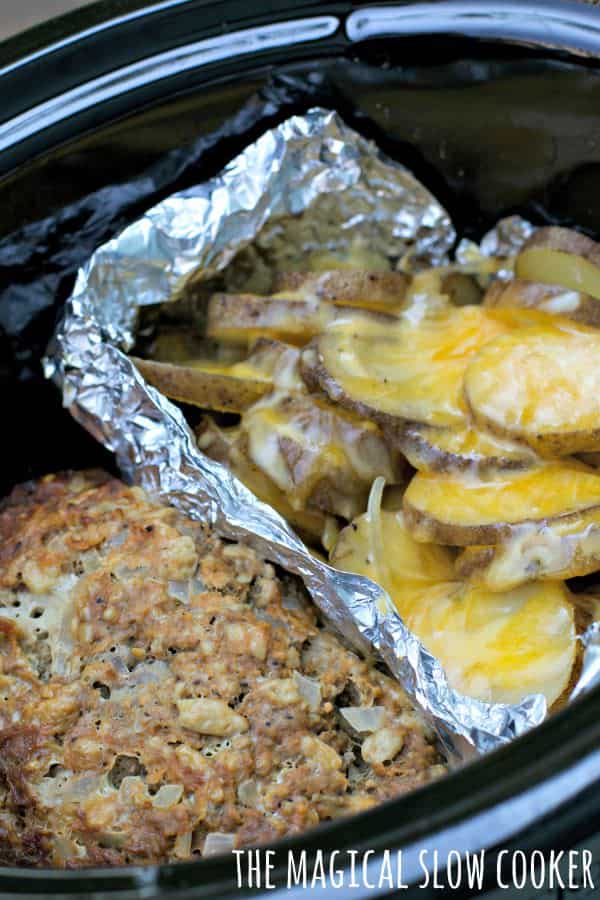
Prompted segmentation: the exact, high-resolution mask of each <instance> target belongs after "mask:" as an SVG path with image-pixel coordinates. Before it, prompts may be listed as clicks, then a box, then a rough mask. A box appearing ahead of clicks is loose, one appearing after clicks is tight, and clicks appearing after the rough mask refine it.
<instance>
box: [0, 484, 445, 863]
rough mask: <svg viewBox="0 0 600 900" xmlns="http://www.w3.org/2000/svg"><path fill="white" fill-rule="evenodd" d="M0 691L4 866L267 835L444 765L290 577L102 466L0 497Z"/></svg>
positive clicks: (136, 859)
mask: <svg viewBox="0 0 600 900" xmlns="http://www.w3.org/2000/svg"><path fill="white" fill-rule="evenodd" d="M307 679H308V680H307ZM0 697H1V703H0V862H2V863H3V864H5V865H6V864H19V865H32V866H45V865H57V866H68V867H78V866H89V865H116V864H123V863H146V862H159V861H167V860H178V859H185V858H188V857H190V856H193V855H196V856H198V855H201V854H202V852H203V850H204V845H205V840H206V836H207V835H209V834H213V833H215V832H217V833H224V834H227V835H233V836H234V837H235V843H236V845H237V846H242V845H246V844H255V843H259V842H272V841H274V840H276V839H277V838H279V837H281V836H283V835H286V834H290V833H295V832H299V831H302V830H304V829H306V828H309V827H311V826H314V825H317V824H318V823H319V822H321V821H323V820H325V819H331V818H334V817H337V816H341V815H346V814H349V813H352V812H356V811H357V810H362V809H365V808H366V807H369V806H372V805H373V804H375V803H379V802H381V801H383V800H385V799H386V798H389V797H393V796H396V795H398V794H401V793H403V792H405V791H408V790H410V789H412V788H415V787H416V786H417V785H420V784H422V783H424V782H426V781H429V780H430V779H431V778H433V777H435V776H437V775H439V774H440V773H441V772H443V771H444V769H443V766H442V765H441V764H440V758H439V755H438V751H437V750H436V747H435V745H434V743H433V739H432V736H431V735H430V734H429V733H428V732H427V729H426V728H425V726H424V725H423V724H422V723H421V721H420V719H419V718H418V717H417V715H416V714H415V713H414V712H413V711H412V709H411V706H410V704H409V702H408V700H407V698H406V696H405V694H404V693H403V691H402V690H401V689H400V687H399V686H398V685H397V684H396V683H395V682H394V681H392V680H391V679H390V678H389V677H387V676H386V675H384V674H382V673H381V672H379V671H378V670H377V669H375V668H372V667H369V666H368V665H367V664H366V663H365V662H363V661H361V660H360V659H359V658H358V657H357V656H356V655H355V654H354V653H352V652H350V651H349V650H347V649H345V648H344V647H343V646H342V645H341V644H340V642H339V640H338V639H337V638H336V637H335V636H334V635H333V634H332V633H331V632H329V631H327V630H326V629H324V628H323V627H321V626H320V625H319V623H318V620H317V617H316V614H315V610H314V608H313V607H312V606H311V605H310V603H309V602H308V601H307V600H306V596H305V594H304V592H303V588H301V586H300V585H299V584H298V582H296V581H295V580H294V579H292V578H290V577H288V576H282V577H278V576H277V575H276V573H275V571H274V568H273V566H271V565H269V564H268V563H265V562H264V561H263V560H261V559H258V558H257V556H256V554H255V553H254V551H253V550H251V549H249V548H248V547H246V546H244V545H242V544H231V543H229V544H228V543H226V542H224V541H222V540H220V539H219V538H217V537H216V536H215V535H214V534H213V533H212V532H211V531H210V530H208V529H207V528H205V527H203V526H202V525H200V524H198V523H195V522H192V521H191V520H189V519H187V518H185V517H184V516H182V515H181V514H179V513H178V512H177V511H176V510H174V509H172V508H168V507H164V506H159V505H157V504H156V503H154V502H151V501H150V500H149V499H148V497H147V496H146V495H145V494H144V493H143V492H142V491H140V490H139V489H135V488H128V487H126V486H125V485H124V484H122V483H121V482H120V481H117V480H114V479H111V478H109V477H108V476H106V475H104V474H102V473H96V472H94V473H78V474H69V475H56V476H48V477H47V478H45V479H43V480H42V481H40V482H37V483H32V484H28V485H25V486H23V487H19V488H17V489H16V490H15V491H14V492H13V494H12V495H11V497H10V498H9V499H8V500H7V501H5V502H4V503H3V505H2V507H1V508H0ZM348 706H375V707H381V709H380V710H379V711H376V716H375V718H376V719H377V718H378V719H379V721H378V722H377V730H376V731H375V732H374V733H371V734H369V735H368V736H366V737H365V736H364V735H363V738H362V740H361V738H360V737H358V736H357V733H356V732H352V729H351V728H349V727H348V725H347V724H346V722H345V719H344V716H343V715H342V714H340V708H345V707H348ZM361 727H362V726H361ZM214 840H215V839H214V838H211V840H210V841H209V842H208V843H209V846H210V845H211V841H212V842H213V843H214ZM207 849H208V848H207Z"/></svg>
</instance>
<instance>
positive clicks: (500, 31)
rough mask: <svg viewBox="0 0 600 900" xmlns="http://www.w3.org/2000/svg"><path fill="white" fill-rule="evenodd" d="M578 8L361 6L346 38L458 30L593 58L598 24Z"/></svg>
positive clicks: (476, 2) (513, 1)
mask: <svg viewBox="0 0 600 900" xmlns="http://www.w3.org/2000/svg"><path fill="white" fill-rule="evenodd" d="M580 6H581V8H580V9H578V5H577V4H573V3H568V2H562V0H546V2H545V3H544V4H543V11H542V10H541V9H540V8H524V6H523V4H522V3H521V2H520V0H502V2H500V3H495V4H493V5H488V4H486V3H481V2H480V0H451V2H448V3H445V4H444V5H443V7H442V8H440V9H436V10H435V11H434V10H432V6H431V3H409V4H392V5H386V6H365V7H363V8H362V9H356V10H354V11H353V12H352V13H350V15H349V16H348V18H347V19H346V34H347V36H348V39H349V40H351V41H364V40H368V39H373V38H378V37H382V36H388V35H395V34H402V35H407V34H423V33H424V31H427V32H429V33H430V34H445V33H449V32H457V31H458V32H460V33H462V34H465V35H472V36H474V37H477V38H493V39H506V38H509V39H510V40H513V41H517V40H519V41H521V42H522V43H531V44H535V45H536V46H544V47H558V48H561V49H568V50H569V51H570V52H571V53H573V54H580V55H582V56H587V55H593V56H595V55H597V52H598V47H597V41H598V35H599V33H600V21H598V22H596V23H594V22H593V21H592V20H591V18H590V14H589V11H588V10H586V9H585V4H580ZM432 12H433V13H434V14H433V15H432ZM425 23H426V26H425V27H424V25H425Z"/></svg>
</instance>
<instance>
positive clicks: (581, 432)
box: [464, 317, 600, 456]
mask: <svg viewBox="0 0 600 900" xmlns="http://www.w3.org/2000/svg"><path fill="white" fill-rule="evenodd" d="M548 318H549V319H550V317H548ZM556 322H558V320H556ZM599 358H600V333H599V332H598V331H597V330H596V329H592V328H585V327H584V326H583V325H574V324H570V323H563V324H560V322H558V324H556V323H555V322H554V321H552V320H550V321H548V322H547V323H546V324H545V325H543V326H539V327H535V328H529V329H527V330H525V331H523V332H522V333H518V332H515V333H514V334H506V335H503V336H501V337H499V338H497V339H496V340H494V341H491V342H490V343H488V344H487V345H486V346H485V347H483V348H482V349H481V350H480V351H479V352H478V353H477V355H476V356H474V357H473V359H472V360H471V361H470V363H469V365H468V367H467V370H466V372H465V377H464V388H465V397H466V399H467V403H468V405H469V408H470V410H471V413H472V415H473V418H474V419H475V421H476V422H477V423H478V424H479V425H481V426H482V427H484V428H489V429H490V430H492V431H494V432H495V433H496V434H500V435H506V436H507V437H511V438H514V439H515V440H520V441H524V442H526V443H527V444H529V445H530V446H531V447H532V448H533V449H534V450H535V451H536V452H538V453H540V454H542V455H545V456H563V455H566V454H571V453H581V452H586V451H596V450H600V366H598V359H599Z"/></svg>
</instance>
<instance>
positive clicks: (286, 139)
mask: <svg viewBox="0 0 600 900" xmlns="http://www.w3.org/2000/svg"><path fill="white" fill-rule="evenodd" d="M455 237H456V236H455V232H454V229H453V226H452V223H451V221H450V218H449V216H448V214H447V213H446V211H445V210H444V209H443V208H442V207H441V206H440V205H439V203H438V202H437V201H436V200H435V198H434V197H433V196H432V195H431V194H430V193H429V192H428V191H427V190H426V188H425V187H424V186H423V185H421V184H420V183H419V182H418V181H417V180H416V179H415V178H414V177H413V176H412V174H411V173H410V172H408V170H406V169H405V168H404V167H403V166H401V165H399V164H398V163H396V162H393V161H391V160H389V159H387V158H386V157H384V156H383V155H382V154H381V153H380V152H379V151H378V150H377V148H376V147H375V146H374V145H373V144H372V143H371V142H369V141H366V140H365V139H364V138H362V137H361V136H359V135H358V134H356V133H355V132H354V131H352V130H351V129H350V128H348V127H347V126H346V125H345V124H344V123H343V122H342V121H341V120H340V118H339V117H338V116H337V114H336V113H333V112H330V111H326V110H321V109H314V110H311V111H309V112H308V113H307V114H306V115H304V116H295V117H293V118H291V119H288V120H287V121H285V122H284V123H282V124H281V125H280V126H279V127H277V128H275V129H273V130H271V131H268V132H266V133H265V134H264V135H263V136H262V137H261V138H259V140H257V141H256V142H255V143H254V144H252V145H251V146H249V147H247V148H246V150H244V151H243V152H242V153H241V154H240V155H239V156H238V157H236V158H235V159H234V160H233V161H232V162H231V163H230V164H229V165H228V166H226V167H225V169H224V170H223V171H222V172H221V174H220V175H218V176H217V177H216V178H214V179H213V180H211V181H210V182H207V183H206V184H204V185H200V186H198V187H197V188H194V189H192V190H188V191H186V192H183V193H180V194H177V195H174V196H172V197H170V198H168V199H167V200H165V201H163V202H162V203H160V204H158V205H157V206H155V207H153V208H152V209H151V210H149V211H148V212H147V213H146V214H145V215H144V216H143V217H142V218H141V219H140V220H139V221H137V222H135V223H133V224H132V225H131V226H129V227H128V228H127V229H125V231H123V232H122V233H121V234H120V235H118V236H117V237H116V238H114V239H113V240H111V241H110V242H108V243H107V244H105V245H104V246H102V247H100V248H99V249H98V250H97V251H96V253H95V254H94V255H93V256H92V258H91V259H90V260H89V262H88V263H87V265H86V266H85V267H83V268H82V269H81V270H80V272H79V274H78V277H77V281H76V285H75V289H74V292H73V294H72V296H71V298H70V299H69V301H68V302H67V304H66V308H65V315H64V318H63V321H62V323H61V325H60V326H59V328H58V330H57V333H56V335H55V337H54V339H53V342H52V344H51V346H50V348H49V351H48V356H47V358H46V360H45V369H46V374H47V376H48V377H52V378H54V379H55V381H56V382H57V383H58V384H59V386H60V387H61V388H62V391H63V402H64V405H65V406H66V407H68V408H69V409H70V410H71V412H72V414H73V416H74V417H75V418H76V419H77V420H78V421H79V422H80V423H81V424H82V425H83V426H84V427H85V428H87V429H88V430H89V431H90V432H91V433H92V434H93V435H94V436H95V437H96V438H97V439H98V440H99V441H100V442H101V443H103V444H104V445H105V446H106V447H107V448H109V449H110V450H112V451H113V452H114V453H115V454H116V458H117V462H118V465H119V467H120V469H121V471H122V473H123V476H124V477H125V478H126V479H127V480H128V481H129V482H132V483H135V484H138V485H140V486H141V487H142V488H144V489H145V490H147V491H148V492H149V493H150V494H151V495H153V496H154V497H156V498H158V499H160V500H162V501H164V502H167V503H170V504H172V505H174V506H176V507H177V508H178V509H180V510H181V511H182V512H184V513H186V514H188V515H189V516H191V517H192V518H195V519H200V520H203V521H206V522H208V523H210V524H211V525H212V526H214V528H215V529H216V530H217V531H218V532H219V533H220V534H222V535H223V536H224V537H226V538H229V539H233V540H243V541H245V542H247V543H249V544H251V545H252V546H253V547H254V548H255V549H256V550H257V551H258V553H260V554H261V555H262V556H264V557H265V558H267V559H269V560H271V561H273V562H275V563H277V564H279V565H281V566H283V567H284V568H285V569H287V570H288V571H290V572H293V573H295V574H297V575H298V576H300V577H301V578H302V580H303V581H304V583H305V585H306V587H307V589H308V590H309V592H310V594H311V595H312V598H313V600H314V602H315V603H316V605H317V606H318V607H319V608H320V610H321V611H322V613H323V614H324V615H325V616H326V618H327V619H328V620H329V621H330V622H331V624H332V625H333V626H334V627H336V628H337V629H338V630H339V631H340V632H341V633H342V634H343V635H344V636H345V637H346V639H347V640H349V641H350V642H351V643H352V644H353V645H354V646H355V647H357V648H358V649H359V650H361V651H362V652H364V653H373V652H375V653H378V654H379V655H380V656H381V657H382V658H383V659H384V660H385V662H386V663H387V665H388V666H389V668H390V669H391V671H392V673H393V674H394V675H395V676H396V678H398V680H399V681H400V682H401V684H402V686H403V687H404V689H405V690H406V691H407V693H408V694H409V695H410V696H411V698H412V699H413V700H414V702H415V704H416V705H417V706H418V707H419V708H420V709H421V710H422V711H423V713H424V715H425V716H426V718H427V719H428V720H429V721H430V722H431V723H432V725H433V726H434V727H435V729H436V730H437V732H438V734H439V735H440V738H441V740H442V742H443V744H444V746H445V748H446V751H447V753H448V756H449V758H450V759H451V760H452V761H455V762H460V761H463V760H466V759H468V758H469V757H470V756H472V755H474V754H478V753H485V752H487V751H489V750H492V749H494V748H495V747H497V746H499V745H501V744H504V743H506V742H508V741H510V740H511V739H513V738H514V737H516V736H518V735H519V734H522V733H523V732H525V731H527V730H528V729H529V728H531V727H532V726H534V725H536V724H538V723H540V722H541V721H542V720H543V718H544V717H545V714H546V703H545V699H544V697H543V696H541V695H534V696H531V697H528V698H526V699H525V700H523V701H522V702H521V703H520V704H519V705H514V706H510V705H504V704H487V703H484V702H481V701H478V700H475V699H473V698H471V697H467V696H464V695H462V694H460V693H458V692H457V691H455V690H453V689H452V688H451V687H450V685H449V684H448V680H447V677H446V674H445V672H444V670H443V668H442V667H441V665H440V663H439V661H438V660H436V659H435V658H434V657H433V656H432V655H431V654H430V653H429V652H428V651H427V650H426V649H425V648H424V647H423V645H422V644H421V643H420V641H419V640H418V639H417V637H416V636H415V635H414V634H412V633H411V632H410V631H409V630H408V629H407V628H406V626H405V625H404V623H403V622H402V619H401V618H400V616H399V615H398V613H397V611H396V610H395V608H394V607H393V605H392V603H391V601H390V598H389V597H388V596H387V594H386V593H385V592H384V591H383V590H382V589H381V588H379V587H378V586H377V585H376V584H374V583H373V582H372V581H370V580H369V579H367V578H364V577H361V576H358V575H352V574H348V573H344V572H339V571H337V570H335V569H333V568H331V567H330V566H328V565H326V564H325V563H323V562H321V561H320V560H318V559H316V558H315V557H314V556H313V555H312V554H311V553H310V552H309V551H308V550H307V549H306V547H305V546H304V545H303V543H302V542H301V541H300V539H299V538H298V537H297V536H296V535H295V534H294V533H293V531H292V530H291V529H290V528H289V526H288V525H287V523H286V522H285V521H284V520H283V518H282V517H281V516H280V515H279V514H278V513H276V512H275V511H274V510H273V509H272V508H271V507H269V506H267V505H265V504H263V503H261V502H260V501H258V500H257V498H256V497H254V495H253V494H252V493H251V492H250V491H249V490H248V489H247V488H246V487H245V486H244V485H243V484H242V483H241V482H240V481H238V479H237V478H235V477H234V476H233V475H232V474H231V473H230V472H229V471H228V470H227V469H226V468H225V467H224V466H222V465H220V464H219V463H217V462H214V461H213V460H211V459H209V458H207V457H206V456H204V454H202V453H201V451H200V450H199V449H198V448H197V446H196V443H195V440H194V436H193V434H192V432H191V430H190V429H189V427H188V425H187V423H186V421H185V419H184V417H183V414H182V413H181V411H180V410H179V409H178V408H177V407H175V406H174V405H173V404H172V403H170V402H169V401H168V400H167V399H166V398H165V397H163V396H162V395H161V394H160V393H159V392H158V391H156V390H155V389H154V388H152V387H150V386H149V385H147V384H146V383H145V382H144V380H143V379H142V377H141V376H140V374H139V373H138V371H137V370H136V369H135V367H134V366H133V364H132V363H131V362H130V360H129V359H128V358H127V356H126V355H125V352H124V351H126V350H127V349H129V348H130V347H131V346H132V344H133V340H134V335H135V328H136V320H137V315H138V311H139V308H140V307H141V306H146V305H152V304H158V303H164V302H165V301H168V300H170V299H173V298H177V297H178V296H180V295H181V294H182V293H183V292H185V290H186V289H187V287H189V286H190V284H192V283H193V282H195V281H197V280H201V279H206V278H210V277H212V276H214V275H215V274H216V273H217V272H224V271H227V270H228V267H232V266H233V269H234V268H235V257H236V255H237V254H239V253H240V252H245V250H246V248H248V252H250V251H252V252H254V251H256V252H257V253H258V254H259V256H260V259H261V260H262V261H263V262H264V261H265V260H266V265H267V266H273V267H277V266H280V267H282V268H286V267H287V268H289V267H290V266H293V264H294V262H295V261H298V262H299V261H301V260H302V259H303V258H304V257H305V256H306V254H307V253H310V252H313V251H316V250H319V251H320V250H323V249H324V250H328V251H337V252H340V251H341V252H345V251H348V252H351V251H352V250H353V249H356V248H357V247H359V248H361V247H362V248H368V249H369V251H372V252H375V253H378V254H380V255H382V256H384V257H385V258H386V259H387V260H388V261H389V262H390V264H391V265H392V266H393V267H400V266H402V264H403V260H405V259H406V258H407V256H410V259H411V265H415V264H417V265H439V264H443V263H445V262H447V261H448V258H449V253H450V249H451V247H452V246H453V244H454V241H455ZM488 242H489V243H490V244H492V243H493V239H492V238H491V237H490V238H489V241H488ZM489 252H490V251H489V249H487V253H489ZM487 253H486V255H487Z"/></svg>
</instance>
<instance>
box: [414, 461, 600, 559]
mask: <svg viewBox="0 0 600 900" xmlns="http://www.w3.org/2000/svg"><path fill="white" fill-rule="evenodd" d="M404 512H405V515H406V521H407V524H408V525H409V527H410V529H411V531H412V533H413V534H414V536H415V537H416V538H417V540H422V541H439V542H440V543H442V544H454V545H458V546H474V545H478V544H479V545H481V544H496V543H498V542H499V541H502V540H506V539H507V538H510V537H512V536H513V535H515V534H516V533H517V532H518V531H519V529H521V528H522V526H523V525H524V524H525V523H531V522H542V523H546V524H547V523H550V522H552V521H553V520H557V519H561V521H562V522H566V521H571V522H572V523H573V524H574V525H575V524H576V523H579V524H582V525H583V524H585V525H587V526H589V525H590V524H591V523H595V522H599V523H600V473H598V472H597V471H595V470H593V469H589V468H588V467H587V466H585V465H583V463H579V462H577V461H576V460H564V461H561V462H548V463H545V464H542V465H540V466H539V467H536V468H534V469H529V470H525V471H523V472H511V473H497V474H495V475H493V476H489V477H483V476H479V477H474V476H472V475H470V474H463V475H441V474H438V473H430V472H417V474H416V475H415V476H414V477H413V479H412V481H411V483H410V484H409V486H408V488H407V489H406V492H405V494H404Z"/></svg>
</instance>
